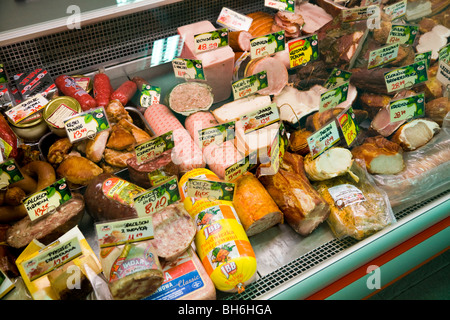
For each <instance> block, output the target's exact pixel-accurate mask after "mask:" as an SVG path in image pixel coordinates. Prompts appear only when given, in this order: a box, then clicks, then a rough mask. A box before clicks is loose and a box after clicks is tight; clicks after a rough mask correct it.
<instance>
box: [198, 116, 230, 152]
mask: <svg viewBox="0 0 450 320" xmlns="http://www.w3.org/2000/svg"><path fill="white" fill-rule="evenodd" d="M235 125H236V122H235V121H230V122H227V123H222V124H219V125H217V126H214V127H209V128H204V129H201V130H198V139H199V141H200V145H201V147H202V148H205V147H207V146H209V145H210V144H211V143H213V142H214V143H215V144H217V145H219V144H222V143H223V142H225V141H229V140H233V139H234V137H235V130H234V129H235Z"/></svg>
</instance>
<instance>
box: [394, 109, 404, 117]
mask: <svg viewBox="0 0 450 320" xmlns="http://www.w3.org/2000/svg"><path fill="white" fill-rule="evenodd" d="M405 113H406V111H405V110H401V111H397V112H395V114H394V119H398V118H400V117H401V116H402V115H404V114H405Z"/></svg>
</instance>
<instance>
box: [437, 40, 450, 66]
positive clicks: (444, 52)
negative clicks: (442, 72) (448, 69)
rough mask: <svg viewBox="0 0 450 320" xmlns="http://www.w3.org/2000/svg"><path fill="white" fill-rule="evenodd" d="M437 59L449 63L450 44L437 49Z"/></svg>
mask: <svg viewBox="0 0 450 320" xmlns="http://www.w3.org/2000/svg"><path fill="white" fill-rule="evenodd" d="M439 61H444V63H447V64H449V63H450V44H447V45H446V46H445V47H443V48H442V49H440V50H439Z"/></svg>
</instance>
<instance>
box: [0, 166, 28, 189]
mask: <svg viewBox="0 0 450 320" xmlns="http://www.w3.org/2000/svg"><path fill="white" fill-rule="evenodd" d="M22 179H23V175H22V173H21V172H20V170H19V167H18V166H17V165H16V162H15V161H14V159H10V160H7V161H5V162H3V163H0V189H3V188H5V187H7V186H8V185H10V184H11V183H14V182H17V181H20V180H22Z"/></svg>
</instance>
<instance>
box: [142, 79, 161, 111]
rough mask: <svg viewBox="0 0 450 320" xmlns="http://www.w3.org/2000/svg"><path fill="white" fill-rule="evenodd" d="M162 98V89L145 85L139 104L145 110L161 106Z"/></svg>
mask: <svg viewBox="0 0 450 320" xmlns="http://www.w3.org/2000/svg"><path fill="white" fill-rule="evenodd" d="M160 98H161V88H160V87H155V86H151V85H148V84H143V85H142V89H141V97H140V98H139V104H140V105H141V107H143V108H148V107H150V106H151V105H153V104H159V101H160Z"/></svg>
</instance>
